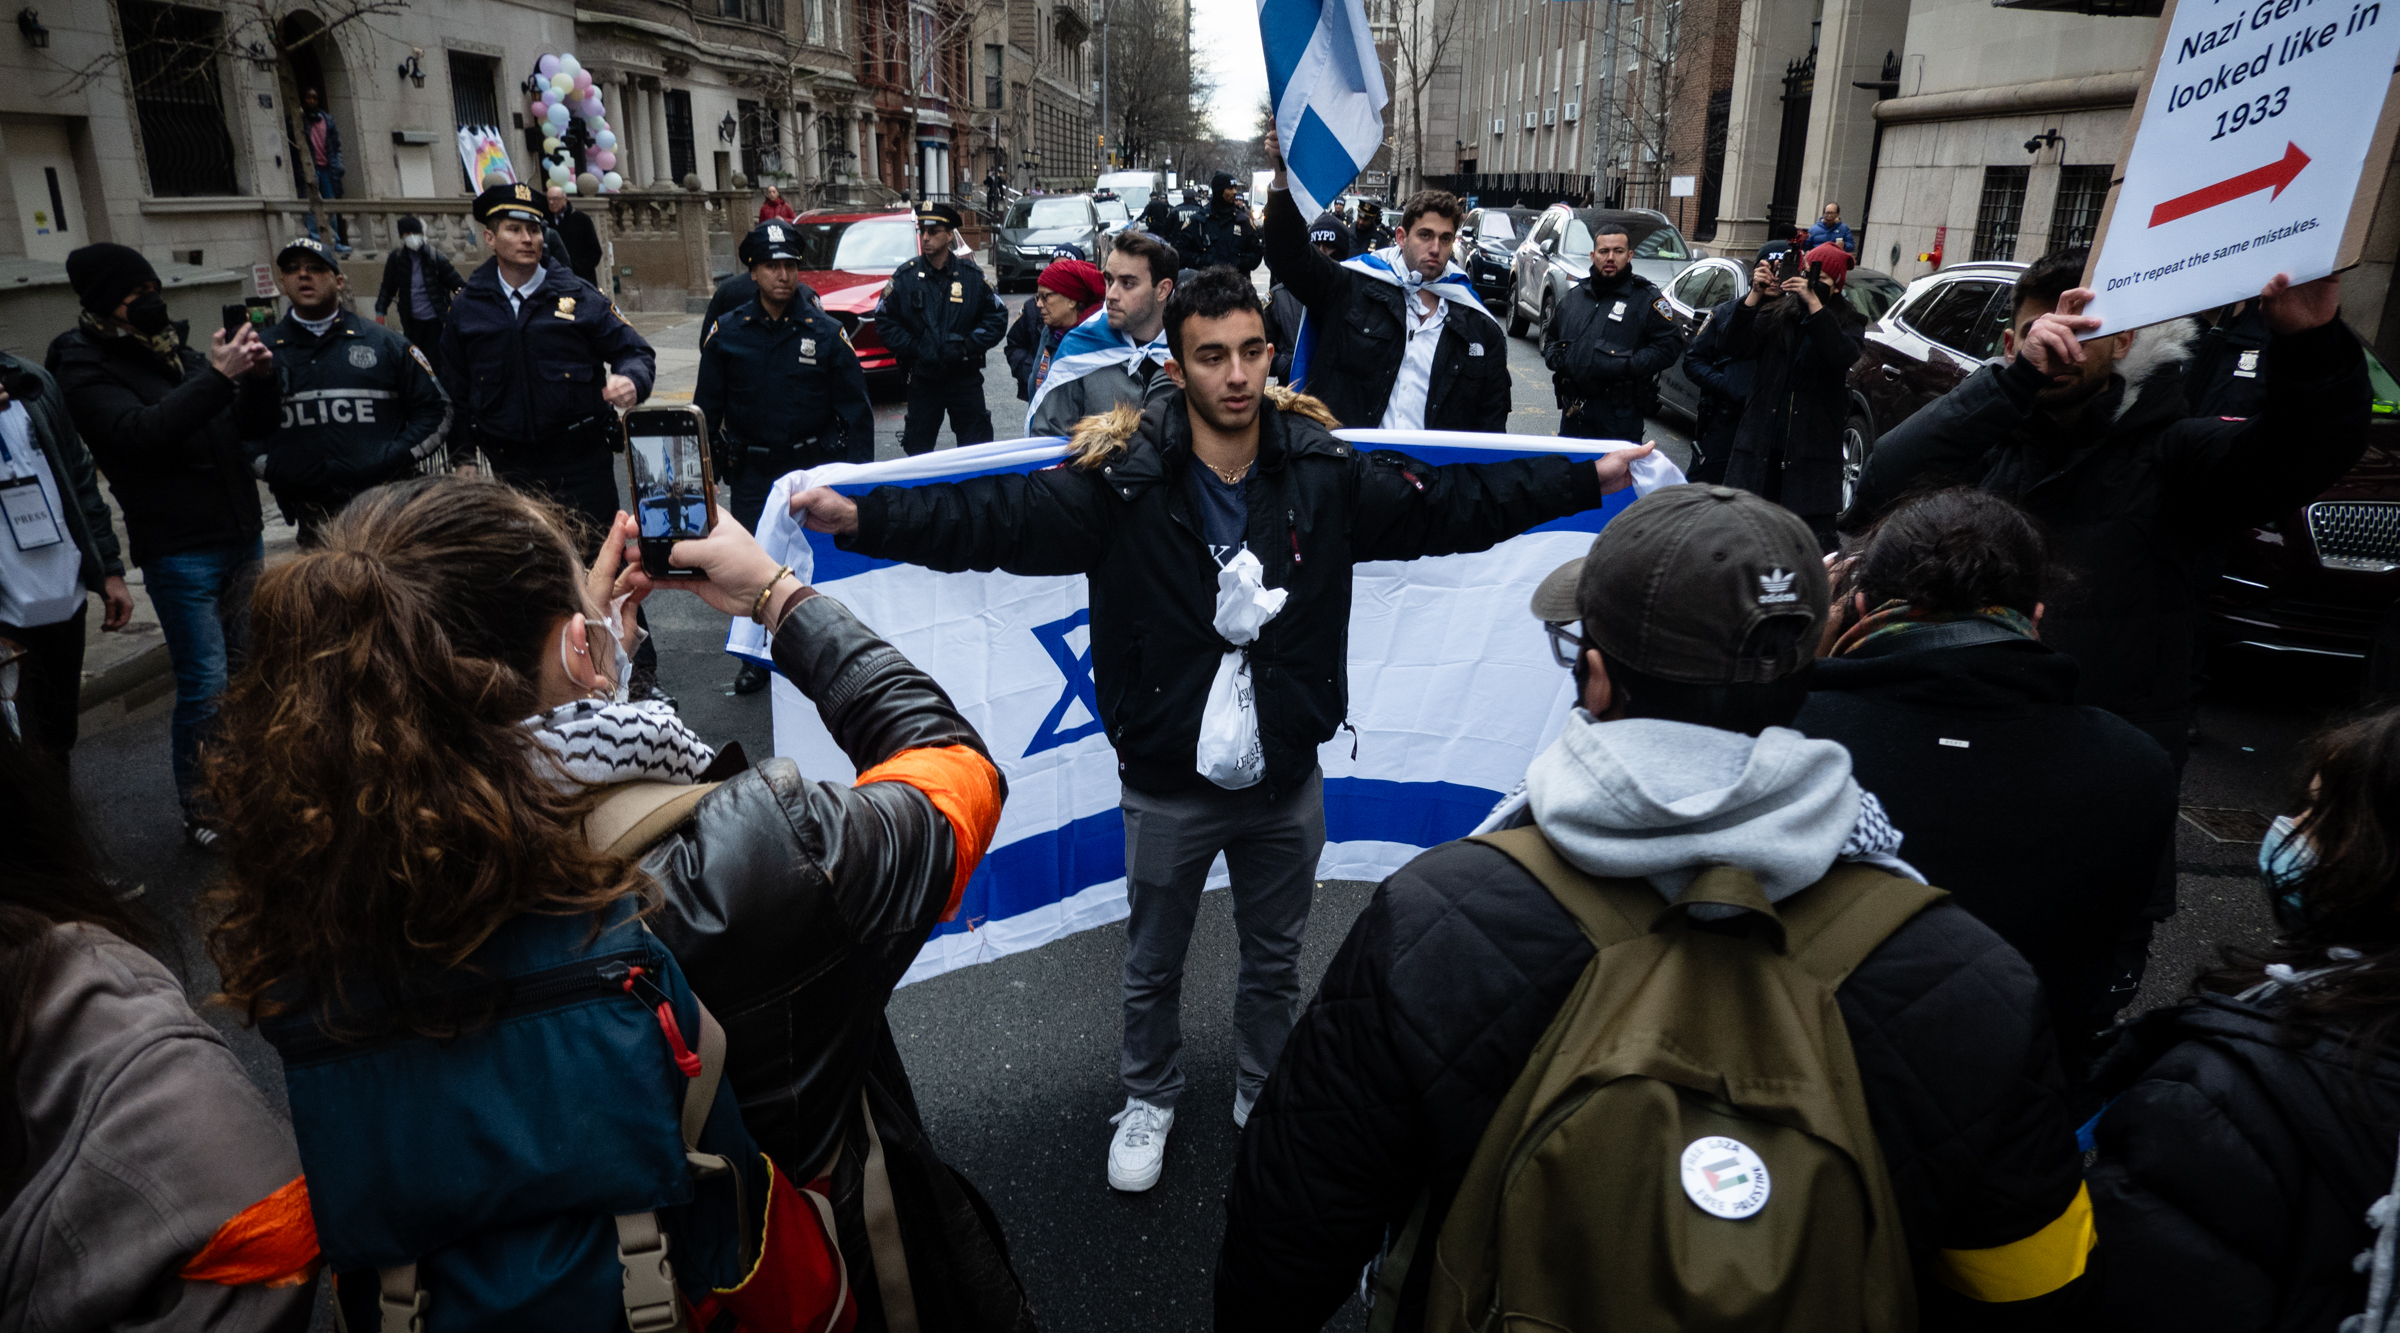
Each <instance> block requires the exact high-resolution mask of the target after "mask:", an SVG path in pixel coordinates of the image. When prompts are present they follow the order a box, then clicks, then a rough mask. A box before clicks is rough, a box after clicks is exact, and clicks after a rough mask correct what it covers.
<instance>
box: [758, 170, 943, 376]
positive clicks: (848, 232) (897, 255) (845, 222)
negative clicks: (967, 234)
mask: <svg viewBox="0 0 2400 1333" xmlns="http://www.w3.org/2000/svg"><path fill="white" fill-rule="evenodd" d="M792 229H793V230H794V231H797V232H798V233H799V234H800V245H801V250H802V254H803V256H804V257H803V258H802V259H801V261H800V281H802V282H804V283H807V284H808V288H809V290H810V291H813V292H815V293H816V294H817V300H818V301H819V302H821V303H822V304H823V305H824V307H825V312H826V313H827V314H829V315H832V316H833V317H834V318H835V319H838V320H840V321H841V323H842V330H843V332H845V333H847V334H849V335H850V345H851V347H852V348H854V349H856V350H857V352H858V363H859V366H860V368H861V369H863V370H865V371H866V372H867V375H868V377H869V378H870V379H874V378H877V377H881V376H885V375H893V374H897V373H899V370H900V364H899V362H898V361H897V360H896V359H895V358H894V357H893V356H892V350H891V349H890V348H888V347H886V346H884V345H883V339H882V337H881V336H879V335H878V334H877V333H876V332H875V307H876V306H878V305H880V304H882V302H883V289H884V288H886V287H888V286H890V285H891V282H892V272H893V270H895V269H897V268H899V267H900V266H901V265H902V264H905V263H907V262H908V261H909V260H911V259H914V258H916V257H917V219H916V216H915V215H914V214H911V213H843V212H836V211H833V210H830V209H816V210H811V211H809V212H806V213H802V214H801V215H800V216H799V217H798V218H797V219H795V220H794V221H793V222H792ZM952 253H954V254H960V255H972V254H973V253H974V252H973V251H972V250H970V249H969V248H968V247H967V243H966V242H965V241H964V240H961V241H960V242H959V243H958V244H957V245H956V246H955V247H954V248H953V250H952Z"/></svg>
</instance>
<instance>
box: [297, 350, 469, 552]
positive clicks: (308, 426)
mask: <svg viewBox="0 0 2400 1333" xmlns="http://www.w3.org/2000/svg"><path fill="white" fill-rule="evenodd" d="M266 344H267V346H268V347H269V348H270V349H272V350H273V351H274V353H275V385H276V392H277V396H278V397H279V398H280V399H281V400H282V404H283V421H282V425H281V426H280V427H278V428H277V430H276V431H275V433H274V434H272V435H270V436H268V437H267V439H266V458H265V468H264V471H263V472H262V473H261V474H260V475H262V476H264V477H265V478H266V482H267V486H268V488H269V489H270V490H272V491H274V493H275V499H276V501H277V503H279V504H281V505H282V506H283V512H284V515H285V516H286V517H287V518H290V519H291V520H292V521H294V522H298V521H299V519H300V517H301V515H302V513H303V512H304V511H306V510H309V509H316V510H323V511H331V510H336V509H339V508H341V507H342V506H343V505H345V504H348V503H349V502H350V498H351V497H352V496H354V495H357V494H358V493H359V492H360V491H363V490H366V489H367V488H368V487H370V486H379V485H382V484H383V483H384V482H387V481H397V480H398V479H400V478H402V477H406V476H412V475H414V474H415V472H416V470H417V465H418V464H420V463H422V462H423V461H424V460H425V459H426V458H427V457H429V456H430V455H432V453H433V452H434V451H435V450H437V449H439V448H441V447H442V444H443V442H444V441H445V440H446V439H447V438H448V437H449V432H450V404H449V402H448V400H446V399H444V398H443V397H442V390H441V386H440V385H438V384H436V383H435V382H434V378H433V362H431V361H430V360H427V359H426V356H425V351H424V349H423V348H419V347H413V346H410V345H409V341H408V339H406V338H403V337H401V336H400V334H399V333H398V331H396V330H393V329H389V328H386V327H384V326H383V325H381V324H371V323H368V322H367V321H366V320H363V319H360V318H359V317H358V316H357V315H355V314H353V313H351V312H350V311H347V310H344V311H342V312H340V313H339V314H337V315H335V316H334V319H333V325H332V327H330V328H328V329H326V330H325V336H324V337H322V338H319V337H318V336H317V335H315V334H313V333H310V332H309V331H308V328H307V326H305V325H303V324H302V323H301V322H300V320H299V318H298V317H297V316H294V315H286V316H284V318H283V321H282V322H281V323H279V324H277V325H275V327H273V328H271V329H269V330H267V336H266Z"/></svg>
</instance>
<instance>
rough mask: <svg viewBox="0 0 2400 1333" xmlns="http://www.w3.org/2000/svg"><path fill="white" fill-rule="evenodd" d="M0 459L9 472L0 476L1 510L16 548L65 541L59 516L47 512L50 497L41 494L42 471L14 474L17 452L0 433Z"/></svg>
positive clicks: (38, 547) (32, 547) (38, 548)
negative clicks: (5, 475)
mask: <svg viewBox="0 0 2400 1333" xmlns="http://www.w3.org/2000/svg"><path fill="white" fill-rule="evenodd" d="M10 406H11V407H16V406H17V405H16V404H14V403H12V404H10ZM19 410H22V409H19ZM28 420H30V416H29V417H28ZM0 463H5V464H7V465H8V470H9V472H10V474H11V475H9V476H7V477H0V510H5V511H6V512H7V515H8V535H9V537H10V538H11V539H13V540H14V541H15V542H16V544H17V549H18V550H20V551H38V550H41V549H42V548H43V547H45V546H56V545H58V544H59V543H60V542H62V541H65V540H66V534H64V533H62V532H60V531H59V530H58V519H57V517H56V516H55V515H53V514H52V513H51V512H50V498H49V497H48V496H46V495H44V494H42V478H41V474H40V473H38V472H37V473H31V474H29V475H26V476H22V477H20V476H16V475H14V474H15V472H16V469H17V466H18V464H17V455H16V451H15V450H13V449H10V448H9V447H8V438H7V436H6V435H0Z"/></svg>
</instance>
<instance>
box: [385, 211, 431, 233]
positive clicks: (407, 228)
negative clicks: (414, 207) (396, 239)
mask: <svg viewBox="0 0 2400 1333" xmlns="http://www.w3.org/2000/svg"><path fill="white" fill-rule="evenodd" d="M392 229H393V230H394V231H397V232H399V233H400V234H401V235H403V236H406V235H408V234H409V233H410V232H412V231H413V232H415V233H417V234H418V235H420V236H422V235H424V234H425V224H424V223H422V222H419V221H417V215H416V214H414V213H405V214H402V215H401V218H400V220H399V221H398V222H395V223H393V224H392Z"/></svg>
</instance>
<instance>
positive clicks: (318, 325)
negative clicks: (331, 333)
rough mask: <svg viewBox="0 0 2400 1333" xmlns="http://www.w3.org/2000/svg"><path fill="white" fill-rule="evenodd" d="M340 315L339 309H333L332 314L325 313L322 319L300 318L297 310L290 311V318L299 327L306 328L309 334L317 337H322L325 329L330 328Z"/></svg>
mask: <svg viewBox="0 0 2400 1333" xmlns="http://www.w3.org/2000/svg"><path fill="white" fill-rule="evenodd" d="M341 317H342V312H341V311H339V310H336V311H334V312H333V313H332V314H330V315H327V316H326V317H325V318H323V319H301V318H300V312H299V311H297V310H295V311H293V312H292V318H293V319H294V320H295V321H297V322H298V323H299V325H300V327H301V328H304V329H306V330H308V331H309V333H310V334H311V335H313V336H315V337H319V338H322V337H324V336H325V330H327V329H330V328H332V327H333V322H334V321H335V320H337V319H340V318H341Z"/></svg>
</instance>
